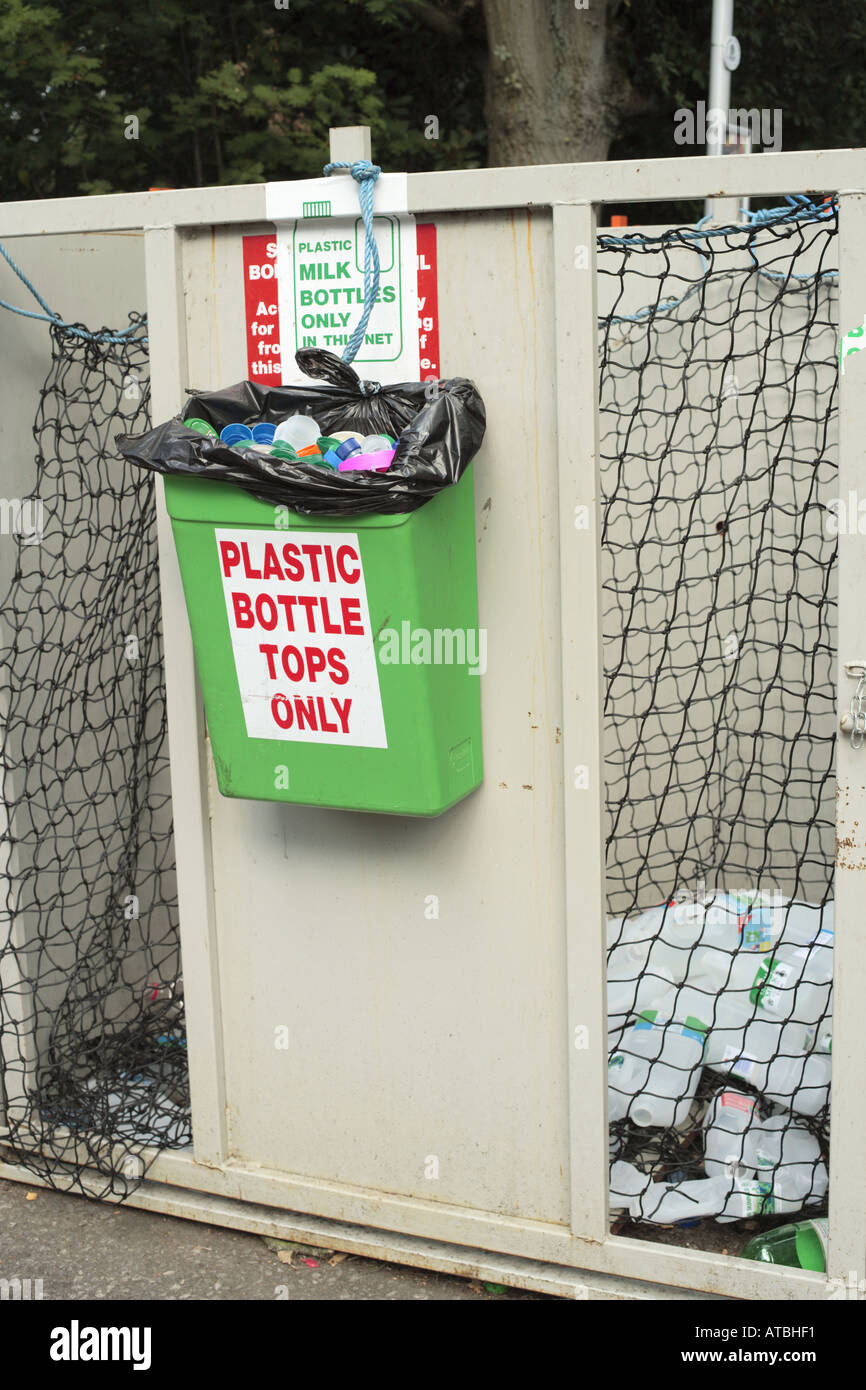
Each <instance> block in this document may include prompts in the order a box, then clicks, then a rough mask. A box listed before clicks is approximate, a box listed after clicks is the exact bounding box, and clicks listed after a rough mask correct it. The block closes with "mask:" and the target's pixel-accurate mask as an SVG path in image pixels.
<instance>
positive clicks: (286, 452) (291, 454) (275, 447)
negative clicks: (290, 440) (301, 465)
mask: <svg viewBox="0 0 866 1390" xmlns="http://www.w3.org/2000/svg"><path fill="white" fill-rule="evenodd" d="M271 456H272V457H273V458H277V459H291V460H292V462H294V463H297V461H298V453H297V450H296V449H293V448H292V446H291V444H287V443H286V441H285V440H284V439H278V440H277V442H276V444H272V445H271Z"/></svg>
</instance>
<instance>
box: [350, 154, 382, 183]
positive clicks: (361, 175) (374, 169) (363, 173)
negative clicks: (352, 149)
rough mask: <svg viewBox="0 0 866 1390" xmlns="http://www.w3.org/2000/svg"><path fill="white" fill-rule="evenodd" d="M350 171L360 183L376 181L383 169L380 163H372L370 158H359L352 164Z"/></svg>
mask: <svg viewBox="0 0 866 1390" xmlns="http://www.w3.org/2000/svg"><path fill="white" fill-rule="evenodd" d="M349 172H350V173H351V175H352V178H353V179H356V180H357V182H358V183H375V182H376V180H377V178H378V177H379V175H380V174H381V172H382V170H381V169H380V168H379V165H378V164H371V163H370V161H369V159H359V160H356V162H355V163H354V164H353V165H352V166H351V168H350V170H349Z"/></svg>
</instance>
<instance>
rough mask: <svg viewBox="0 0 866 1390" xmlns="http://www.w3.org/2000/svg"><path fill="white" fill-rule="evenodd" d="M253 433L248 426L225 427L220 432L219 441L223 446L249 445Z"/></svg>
mask: <svg viewBox="0 0 866 1390" xmlns="http://www.w3.org/2000/svg"><path fill="white" fill-rule="evenodd" d="M252 437H253V432H252V430H251V429H250V427H249V425H226V426H225V427H224V428H223V429H221V430H220V439H221V440H222V442H223V444H228V445H229V446H231V445H232V444H243V443H247V444H249V443H250V442H251V440H252Z"/></svg>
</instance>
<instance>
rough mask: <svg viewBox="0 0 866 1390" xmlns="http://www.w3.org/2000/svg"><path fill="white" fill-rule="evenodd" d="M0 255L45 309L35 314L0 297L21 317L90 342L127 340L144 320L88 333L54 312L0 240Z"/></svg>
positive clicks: (3, 304) (1, 302)
mask: <svg viewBox="0 0 866 1390" xmlns="http://www.w3.org/2000/svg"><path fill="white" fill-rule="evenodd" d="M0 256H2V257H3V259H4V261H6V263H7V265H9V266H10V267H11V269H12V270H14V271H15V274H16V275H17V276H18V279H19V280H20V281H21V283H22V285H24V286H25V287H26V288H27V289H28V290H29V291H30V293H31V294H32V295H33V298H34V299H35V300H36V302H37V304H39V305H41V307H42V308H43V309H44V310H45V313H44V314H37V313H36V311H35V309H20V308H19V307H18V306H17V305H16V304H9V303H7V301H6V300H5V299H0V308H2V309H8V310H9V312H10V313H12V314H20V315H21V317H22V318H25V319H40V320H41V321H42V322H43V323H50V324H53V326H54V327H55V328H62V329H63V330H64V331H65V332H66V333H71V334H73V335H74V336H75V337H77V338H86V339H87V341H88V342H91V343H125V342H128V341H129V339H130V337H131V336H133V335H134V334H137V333H139V332H140V331H141V328H142V326H143V322H145V321H146V320H144V321H143V322H142V323H136V324H132V325H131V326H130V327H129V328H122V329H121V330H120V332H119V333H89V332H88V331H87V329H86V328H81V327H80V326H79V325H78V324H75V323H66V321H65V320H64V319H62V318H61V317H60V315H59V314H55V312H54V310H53V309H52V308H50V307H49V305H48V304H46V302H45V300H44V299H43V298H42V295H41V294H40V293H39V291H38V290H37V289H36V288H35V286H34V285H31V283H30V281H29V280H28V279H27V276H26V275H25V274H24V271H23V270H22V269H21V267H20V266H19V265H16V264H15V262H14V261H13V259H12V257H11V256H10V255H9V252H8V251H7V250H6V247H5V246H4V245H3V243H2V242H0ZM141 342H143V343H146V342H147V337H146V336H145V337H142V338H141Z"/></svg>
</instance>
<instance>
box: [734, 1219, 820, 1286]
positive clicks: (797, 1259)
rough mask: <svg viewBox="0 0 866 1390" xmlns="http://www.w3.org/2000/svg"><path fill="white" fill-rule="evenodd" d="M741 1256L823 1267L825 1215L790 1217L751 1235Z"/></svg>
mask: <svg viewBox="0 0 866 1390" xmlns="http://www.w3.org/2000/svg"><path fill="white" fill-rule="evenodd" d="M743 1259H744V1260H763V1261H764V1262H765V1263H766V1264H771V1265H791V1266H793V1268H794V1269H814V1270H818V1272H819V1273H821V1274H823V1273H824V1271H825V1270H826V1268H827V1218H826V1216H819V1217H816V1218H815V1220H813V1221H793V1222H791V1223H790V1225H787V1226H777V1227H776V1229H775V1231H768V1232H767V1233H766V1235H761V1236H754V1237H753V1239H752V1240H750V1241H749V1243H748V1245H747V1246H746V1247H745V1248H744V1250H743Z"/></svg>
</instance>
